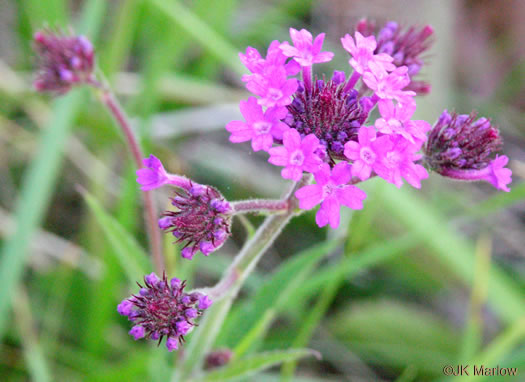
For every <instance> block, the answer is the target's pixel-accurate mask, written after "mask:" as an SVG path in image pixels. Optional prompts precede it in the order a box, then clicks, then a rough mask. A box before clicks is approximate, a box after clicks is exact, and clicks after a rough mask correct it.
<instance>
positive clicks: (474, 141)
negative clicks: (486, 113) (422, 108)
mask: <svg viewBox="0 0 525 382" xmlns="http://www.w3.org/2000/svg"><path fill="white" fill-rule="evenodd" d="M501 146H502V140H501V137H500V134H499V130H498V128H497V127H495V126H494V125H492V124H491V122H490V120H488V119H487V118H484V117H481V118H476V114H475V113H471V114H470V115H468V114H456V113H452V114H450V113H449V112H448V111H446V110H445V111H444V112H443V113H442V114H441V116H440V117H439V119H438V121H437V122H436V124H435V125H434V127H433V128H432V131H431V132H430V134H429V137H428V140H427V142H426V144H425V148H424V152H425V163H426V164H427V165H428V166H429V167H430V168H431V169H432V170H434V171H436V172H437V173H439V174H441V175H443V176H447V177H450V178H455V179H461V180H485V181H487V182H489V183H491V184H492V185H493V186H494V187H496V188H498V189H501V190H504V191H508V190H509V189H508V187H507V184H508V183H510V181H511V174H512V172H511V170H509V169H506V168H504V166H505V165H506V164H507V161H508V158H507V157H506V156H500V157H497V156H496V157H495V155H496V153H497V152H498V151H499V150H500V149H501Z"/></svg>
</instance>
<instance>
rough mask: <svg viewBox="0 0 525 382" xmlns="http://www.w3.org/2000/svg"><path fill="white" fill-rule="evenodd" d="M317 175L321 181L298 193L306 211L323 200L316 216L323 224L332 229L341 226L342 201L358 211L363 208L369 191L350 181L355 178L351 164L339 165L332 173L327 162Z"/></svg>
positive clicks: (301, 205) (301, 204)
mask: <svg viewBox="0 0 525 382" xmlns="http://www.w3.org/2000/svg"><path fill="white" fill-rule="evenodd" d="M314 176H315V181H316V182H317V184H311V185H308V186H305V187H302V188H300V189H299V190H297V191H296V193H295V196H296V197H297V199H299V207H300V208H302V209H305V210H309V209H312V208H313V207H315V206H316V205H317V204H319V203H321V208H320V209H319V211H317V214H316V216H315V221H316V223H317V225H318V226H319V227H324V226H325V225H327V224H330V227H332V228H337V227H338V226H339V221H340V216H339V213H340V209H341V204H342V205H345V206H347V207H349V208H352V209H354V210H360V209H361V208H363V200H364V199H365V198H366V194H365V193H364V191H362V190H360V189H359V188H357V187H356V186H352V185H349V184H347V183H348V182H349V181H350V178H351V177H352V174H351V167H350V165H349V164H348V163H346V162H340V163H338V164H336V165H335V166H334V168H333V170H332V172H331V173H330V166H329V165H328V164H326V163H323V164H322V165H321V166H320V167H319V170H318V171H317V172H316V173H315V174H314Z"/></svg>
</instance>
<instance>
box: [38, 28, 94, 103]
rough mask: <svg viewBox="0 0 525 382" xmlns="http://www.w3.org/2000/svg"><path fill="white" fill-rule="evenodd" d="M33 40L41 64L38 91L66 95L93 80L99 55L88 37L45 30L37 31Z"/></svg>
mask: <svg viewBox="0 0 525 382" xmlns="http://www.w3.org/2000/svg"><path fill="white" fill-rule="evenodd" d="M33 40H34V49H35V51H36V54H37V57H38V59H39V66H40V71H39V72H38V74H37V76H36V79H35V82H34V86H35V88H36V90H38V91H49V92H56V93H58V94H63V93H66V92H67V91H68V90H69V89H71V87H72V86H74V85H77V84H81V83H88V82H89V81H92V80H93V68H94V65H95V56H94V50H93V45H91V43H90V42H89V40H88V39H87V38H86V37H84V36H67V35H65V34H61V33H55V32H51V31H49V30H43V31H38V32H36V33H35V35H34V39H33Z"/></svg>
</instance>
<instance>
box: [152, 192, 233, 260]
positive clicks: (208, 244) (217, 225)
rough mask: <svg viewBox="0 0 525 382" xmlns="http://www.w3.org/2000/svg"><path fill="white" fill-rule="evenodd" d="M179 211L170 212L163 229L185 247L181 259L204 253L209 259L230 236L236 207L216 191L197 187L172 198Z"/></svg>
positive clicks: (160, 223)
mask: <svg viewBox="0 0 525 382" xmlns="http://www.w3.org/2000/svg"><path fill="white" fill-rule="evenodd" d="M171 203H172V205H173V206H174V207H176V209H177V210H176V211H166V212H165V213H164V216H163V217H162V218H161V219H160V220H159V227H160V228H161V229H163V230H165V231H167V232H171V233H172V234H173V236H175V237H176V238H177V242H181V243H184V248H183V249H182V252H181V255H182V257H184V258H186V259H192V258H193V256H194V255H195V253H197V252H198V251H201V252H202V253H203V254H204V255H206V256H208V255H209V254H210V253H211V252H213V251H215V250H217V249H218V248H220V247H221V246H222V245H223V244H224V242H225V241H226V239H227V238H228V237H229V236H230V234H231V231H230V226H231V216H232V212H233V210H232V207H231V205H230V203H228V202H227V201H226V200H225V199H224V197H223V196H222V195H221V194H220V192H219V191H217V190H216V189H215V188H214V187H211V186H206V185H201V184H197V183H193V184H192V186H191V187H190V189H189V190H180V191H177V192H176V196H175V197H173V198H171Z"/></svg>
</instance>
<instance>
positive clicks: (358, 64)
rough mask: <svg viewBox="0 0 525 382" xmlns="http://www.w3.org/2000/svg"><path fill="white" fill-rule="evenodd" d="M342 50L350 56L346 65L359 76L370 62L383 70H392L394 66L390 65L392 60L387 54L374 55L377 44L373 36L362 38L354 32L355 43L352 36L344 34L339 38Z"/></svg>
mask: <svg viewBox="0 0 525 382" xmlns="http://www.w3.org/2000/svg"><path fill="white" fill-rule="evenodd" d="M341 44H342V45H343V48H344V49H345V50H346V51H347V52H348V53H350V54H351V55H352V58H351V59H350V60H349V61H348V63H349V64H350V65H351V66H352V67H353V68H354V69H355V71H356V72H357V73H359V74H363V73H364V72H365V71H367V70H368V65H369V63H370V62H375V63H376V64H378V65H381V66H382V67H383V68H384V69H385V70H394V69H395V66H394V65H393V64H392V63H391V62H392V61H393V58H392V57H390V56H389V55H388V54H385V53H380V54H376V55H374V50H375V49H376V46H377V43H376V39H375V37H374V36H368V37H363V35H362V34H361V33H359V32H355V42H354V39H353V38H352V36H350V35H349V34H346V35H345V36H344V37H343V38H341Z"/></svg>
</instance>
